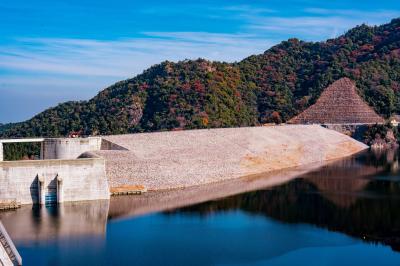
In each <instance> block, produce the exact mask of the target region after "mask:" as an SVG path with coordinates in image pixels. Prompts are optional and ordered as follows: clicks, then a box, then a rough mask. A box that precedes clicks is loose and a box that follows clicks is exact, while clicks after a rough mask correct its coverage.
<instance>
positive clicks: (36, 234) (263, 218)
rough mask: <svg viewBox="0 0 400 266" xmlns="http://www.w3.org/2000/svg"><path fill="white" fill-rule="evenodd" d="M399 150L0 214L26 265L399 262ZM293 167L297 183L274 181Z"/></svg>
mask: <svg viewBox="0 0 400 266" xmlns="http://www.w3.org/2000/svg"><path fill="white" fill-rule="evenodd" d="M398 159H399V157H398V153H397V152H396V151H390V152H380V153H372V152H367V153H363V154H359V155H357V156H355V157H352V158H348V159H345V160H342V161H337V162H335V163H332V164H329V165H327V166H323V167H321V168H319V169H318V170H314V171H311V172H309V173H304V169H302V170H299V169H298V170H290V171H287V172H281V173H275V174H274V175H273V176H272V175H267V176H263V177H257V178H252V179H247V180H241V181H230V182H228V183H225V184H224V183H223V184H215V185H213V186H207V187H199V188H193V189H187V190H179V191H168V192H163V193H157V194H152V193H149V194H146V195H142V196H131V197H119V198H113V199H112V200H111V202H110V203H109V202H108V201H100V202H88V203H75V204H64V205H61V206H58V207H57V206H55V207H53V208H44V207H43V208H37V207H34V208H32V207H31V206H28V207H24V208H22V209H19V210H17V211H10V212H3V213H0V218H1V220H2V221H3V223H4V224H5V226H6V228H7V230H9V233H10V235H11V237H12V238H13V239H14V241H15V243H16V245H17V247H18V249H19V250H20V252H21V254H22V256H23V259H24V262H25V265H31V264H32V265H33V264H34V265H42V264H43V265H87V264H93V265H126V264H133V263H134V264H137V265H215V264H235V265H241V264H259V265H265V264H271V265H275V264H279V265H293V264H297V265H320V264H321V263H323V264H326V265H337V264H339V263H341V264H343V261H346V262H347V263H354V264H361V263H363V264H364V265H372V264H374V263H377V262H379V263H380V265H385V264H386V265H393V264H395V263H397V264H398V262H399V261H400V252H398V251H400V212H399V210H400V175H399V168H398ZM296 175H297V176H298V178H296V179H293V178H292V177H293V176H296ZM284 176H285V178H286V179H285V180H288V182H287V183H284V184H280V185H277V186H275V187H270V185H271V184H275V183H276V182H275V183H274V182H272V180H274V178H275V179H279V180H283V179H284ZM250 190H253V191H250ZM248 191H250V192H248ZM234 194H236V195H234ZM211 195H215V197H218V199H212V197H211ZM199 202H203V203H199ZM194 203H196V204H195V205H193V204H194ZM182 206H186V207H182ZM159 211H164V212H161V213H160V212H159ZM147 212H158V213H155V214H146V213H147ZM359 254H363V256H359ZM310 258H312V260H310ZM395 265H396V264H395Z"/></svg>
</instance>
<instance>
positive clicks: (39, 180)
mask: <svg viewBox="0 0 400 266" xmlns="http://www.w3.org/2000/svg"><path fill="white" fill-rule="evenodd" d="M0 198H1V199H3V200H13V199H16V200H17V201H18V202H19V203H21V204H33V203H41V204H44V203H46V202H59V203H60V202H66V201H82V200H95V199H108V198H109V188H108V183H107V179H106V178H105V172H104V159H102V158H89V159H78V160H43V161H10V162H0Z"/></svg>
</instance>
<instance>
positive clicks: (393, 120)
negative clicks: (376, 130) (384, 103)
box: [389, 114, 400, 127]
mask: <svg viewBox="0 0 400 266" xmlns="http://www.w3.org/2000/svg"><path fill="white" fill-rule="evenodd" d="M389 123H390V124H391V125H392V126H394V127H397V126H398V125H399V123H400V115H398V114H395V115H392V116H391V117H390V118H389Z"/></svg>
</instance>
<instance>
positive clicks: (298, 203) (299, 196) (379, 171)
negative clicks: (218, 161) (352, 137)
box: [178, 154, 400, 251]
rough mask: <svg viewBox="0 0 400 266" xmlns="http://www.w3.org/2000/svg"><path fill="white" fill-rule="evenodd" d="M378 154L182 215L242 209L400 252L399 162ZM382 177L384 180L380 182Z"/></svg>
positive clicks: (323, 169)
mask: <svg viewBox="0 0 400 266" xmlns="http://www.w3.org/2000/svg"><path fill="white" fill-rule="evenodd" d="M371 156H372V157H371ZM374 156H375V155H371V154H364V155H360V156H358V157H357V158H356V159H354V158H353V159H350V160H346V161H342V162H338V163H334V164H332V165H329V166H326V167H323V168H322V169H321V170H319V171H317V172H313V173H309V174H306V175H304V176H303V177H302V178H300V179H296V180H293V181H291V182H290V183H287V184H284V185H280V186H278V187H276V188H274V189H269V190H261V191H255V192H250V193H246V194H241V195H237V196H232V197H228V198H225V199H223V200H219V201H213V202H208V203H203V204H199V205H195V206H191V207H187V208H183V209H181V210H179V211H178V212H184V213H199V214H201V215H207V214H209V213H213V212H216V211H223V210H229V209H242V210H244V211H247V212H251V213H255V214H262V215H266V216H268V217H271V218H274V219H277V220H279V221H282V222H286V223H309V224H314V225H317V226H319V227H323V228H327V229H329V230H334V231H339V232H343V233H346V234H348V235H351V236H354V237H358V238H360V239H364V240H366V241H374V242H379V243H384V244H387V245H390V246H391V247H392V248H393V249H394V250H398V251H400V212H399V210H400V182H398V181H397V180H396V178H397V176H396V175H395V174H396V173H397V172H396V173H394V172H393V168H392V165H393V164H395V163H396V161H397V155H396V156H394V157H392V159H393V158H395V160H392V159H390V158H389V160H387V158H386V156H385V159H382V158H381V157H378V158H374ZM377 175H379V178H376V179H375V177H377ZM382 177H386V178H382ZM393 177H396V178H395V180H393Z"/></svg>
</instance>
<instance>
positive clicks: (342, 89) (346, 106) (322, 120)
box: [288, 78, 385, 124]
mask: <svg viewBox="0 0 400 266" xmlns="http://www.w3.org/2000/svg"><path fill="white" fill-rule="evenodd" d="M384 122H385V120H384V119H383V118H382V117H380V116H379V115H378V114H377V113H376V112H375V111H374V110H373V109H372V108H371V107H370V106H369V105H367V104H366V103H365V102H364V100H363V99H362V98H361V97H360V96H359V95H358V94H357V89H356V85H355V83H354V82H353V81H351V80H350V79H349V78H342V79H339V80H337V81H335V82H334V83H332V84H331V85H330V86H329V87H328V88H326V89H325V90H324V91H323V92H322V94H321V96H320V97H319V99H318V100H317V102H316V103H315V104H313V105H311V106H310V107H309V108H307V109H306V110H305V111H304V112H302V113H300V114H299V115H297V116H295V117H294V118H292V119H291V120H289V122H288V123H290V124H354V123H360V124H375V123H384Z"/></svg>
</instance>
